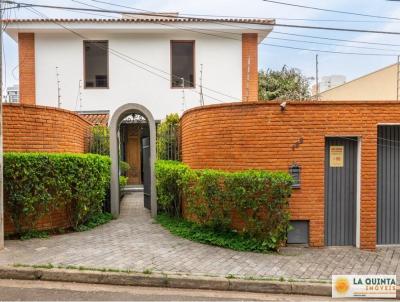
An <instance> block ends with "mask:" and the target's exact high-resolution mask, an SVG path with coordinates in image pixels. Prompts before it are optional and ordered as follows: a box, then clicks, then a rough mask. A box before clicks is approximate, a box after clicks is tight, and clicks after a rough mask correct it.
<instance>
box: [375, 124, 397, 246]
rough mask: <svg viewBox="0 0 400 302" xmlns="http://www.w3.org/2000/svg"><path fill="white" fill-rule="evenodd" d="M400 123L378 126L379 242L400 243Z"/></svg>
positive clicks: (377, 237)
mask: <svg viewBox="0 0 400 302" xmlns="http://www.w3.org/2000/svg"><path fill="white" fill-rule="evenodd" d="M399 172H400V126H379V127H378V188H377V191H378V192H377V193H378V194H377V195H378V198H377V199H378V203H377V232H376V239H377V244H400V221H399V219H400V174H399Z"/></svg>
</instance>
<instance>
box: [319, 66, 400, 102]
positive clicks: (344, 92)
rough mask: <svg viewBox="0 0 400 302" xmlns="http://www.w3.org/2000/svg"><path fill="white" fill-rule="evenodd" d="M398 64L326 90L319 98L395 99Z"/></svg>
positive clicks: (340, 99) (341, 99) (344, 99)
mask: <svg viewBox="0 0 400 302" xmlns="http://www.w3.org/2000/svg"><path fill="white" fill-rule="evenodd" d="M397 73H398V66H397V64H393V65H390V66H387V67H384V68H382V69H379V70H377V71H374V72H372V73H369V74H367V75H364V76H362V77H359V78H357V79H354V80H352V81H349V82H347V83H344V84H342V85H339V86H337V87H333V88H331V89H328V90H326V91H323V89H322V87H321V88H320V93H319V99H320V100H338V101H346V100H351V101H379V100H380V101H382V100H396V98H397V81H398V76H397Z"/></svg>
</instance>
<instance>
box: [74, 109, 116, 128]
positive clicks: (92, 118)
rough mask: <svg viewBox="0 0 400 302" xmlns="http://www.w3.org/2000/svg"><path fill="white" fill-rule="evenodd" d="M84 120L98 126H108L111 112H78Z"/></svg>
mask: <svg viewBox="0 0 400 302" xmlns="http://www.w3.org/2000/svg"><path fill="white" fill-rule="evenodd" d="M77 113H78V114H79V115H81V116H82V117H83V118H84V119H86V120H87V121H89V122H90V123H92V124H93V125H96V126H105V127H107V126H108V120H109V118H110V111H108V110H93V111H77Z"/></svg>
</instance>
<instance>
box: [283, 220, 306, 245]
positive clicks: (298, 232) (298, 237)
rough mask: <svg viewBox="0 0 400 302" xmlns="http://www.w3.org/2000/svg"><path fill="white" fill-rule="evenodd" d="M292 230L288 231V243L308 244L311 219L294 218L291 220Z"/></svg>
mask: <svg viewBox="0 0 400 302" xmlns="http://www.w3.org/2000/svg"><path fill="white" fill-rule="evenodd" d="M290 225H291V226H292V230H290V231H289V232H288V239H287V243H288V244H307V245H308V238H309V235H308V234H309V231H308V230H309V221H308V220H293V221H290Z"/></svg>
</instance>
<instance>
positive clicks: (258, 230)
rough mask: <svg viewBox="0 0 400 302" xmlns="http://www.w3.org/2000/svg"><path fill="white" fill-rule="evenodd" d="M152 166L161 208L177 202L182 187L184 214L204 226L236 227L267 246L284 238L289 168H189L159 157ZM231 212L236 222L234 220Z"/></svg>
mask: <svg viewBox="0 0 400 302" xmlns="http://www.w3.org/2000/svg"><path fill="white" fill-rule="evenodd" d="M156 171H157V178H158V180H157V191H158V192H157V193H158V198H159V203H160V208H161V209H163V210H165V209H166V208H167V209H168V206H171V205H172V204H176V203H178V202H180V198H181V197H180V196H181V194H182V193H183V196H184V199H185V205H186V208H185V209H186V216H187V217H189V218H190V219H191V220H193V221H195V222H196V223H197V224H199V225H201V226H204V227H206V228H207V229H208V230H209V229H214V230H215V231H216V232H229V231H230V230H234V231H237V232H239V233H241V234H243V235H246V236H247V237H248V238H251V239H255V240H258V241H260V242H262V245H263V246H265V247H266V248H267V249H269V250H276V249H278V248H279V247H280V246H281V245H282V244H283V243H284V242H285V241H286V236H287V231H288V229H289V218H290V217H289V211H288V199H289V196H290V194H291V184H292V178H291V177H290V175H289V174H288V173H284V172H268V171H261V170H247V171H241V172H223V171H218V170H192V169H190V168H188V167H187V166H186V165H184V164H177V163H171V162H165V161H163V162H158V163H157V165H156ZM166 212H168V213H169V211H168V210H166ZM234 217H238V218H239V219H238V220H239V221H240V223H237V221H238V220H235V221H233V218H234Z"/></svg>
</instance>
